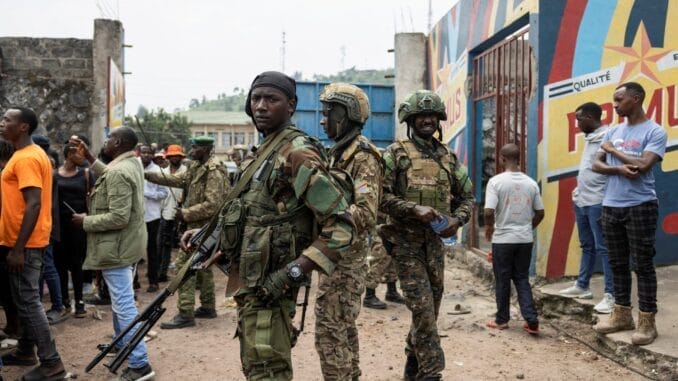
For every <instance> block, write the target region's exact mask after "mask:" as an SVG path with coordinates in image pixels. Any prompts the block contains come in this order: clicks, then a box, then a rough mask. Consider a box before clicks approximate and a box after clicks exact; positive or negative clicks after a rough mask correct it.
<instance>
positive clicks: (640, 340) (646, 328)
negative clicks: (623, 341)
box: [631, 311, 657, 345]
mask: <svg viewBox="0 0 678 381" xmlns="http://www.w3.org/2000/svg"><path fill="white" fill-rule="evenodd" d="M654 315H655V313H654V312H643V311H640V312H638V328H636V332H633V335H632V336H631V342H632V343H633V344H635V345H647V344H652V342H653V341H654V339H656V338H657V326H655V324H654Z"/></svg>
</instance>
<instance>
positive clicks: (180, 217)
mask: <svg viewBox="0 0 678 381" xmlns="http://www.w3.org/2000/svg"><path fill="white" fill-rule="evenodd" d="M175 210H176V213H175V214H174V219H175V220H177V221H179V222H185V221H186V220H185V219H184V212H182V211H181V208H180V207H178V206H177V207H176V209H175Z"/></svg>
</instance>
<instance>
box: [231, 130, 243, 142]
mask: <svg viewBox="0 0 678 381" xmlns="http://www.w3.org/2000/svg"><path fill="white" fill-rule="evenodd" d="M233 144H245V133H244V132H235V133H233Z"/></svg>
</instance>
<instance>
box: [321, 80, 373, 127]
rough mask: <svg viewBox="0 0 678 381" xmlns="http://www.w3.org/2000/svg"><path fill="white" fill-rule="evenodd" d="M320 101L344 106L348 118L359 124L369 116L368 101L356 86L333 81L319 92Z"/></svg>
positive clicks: (363, 122)
mask: <svg viewBox="0 0 678 381" xmlns="http://www.w3.org/2000/svg"><path fill="white" fill-rule="evenodd" d="M320 101H321V102H328V103H331V102H334V103H339V104H340V105H342V106H344V107H346V112H347V114H348V119H349V120H350V121H352V122H355V123H358V124H360V125H363V124H365V121H366V120H367V118H369V117H370V102H369V100H368V99H367V95H366V94H365V92H364V91H362V90H361V89H360V88H359V87H358V86H355V85H351V84H350V83H343V82H334V83H330V84H329V85H327V86H325V88H324V89H323V91H322V92H321V93H320Z"/></svg>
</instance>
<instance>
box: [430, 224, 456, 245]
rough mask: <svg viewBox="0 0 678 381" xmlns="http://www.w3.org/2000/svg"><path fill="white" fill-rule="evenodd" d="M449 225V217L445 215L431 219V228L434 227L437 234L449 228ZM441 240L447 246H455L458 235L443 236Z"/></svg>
mask: <svg viewBox="0 0 678 381" xmlns="http://www.w3.org/2000/svg"><path fill="white" fill-rule="evenodd" d="M448 226H449V225H448V224H447V218H445V217H438V218H436V219H435V220H433V221H431V229H433V231H434V232H436V234H440V232H442V231H443V230H445V229H447V227H448ZM440 240H441V241H442V242H443V245H445V246H453V245H454V244H455V243H457V235H456V234H455V235H453V236H452V237H447V238H443V237H440Z"/></svg>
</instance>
